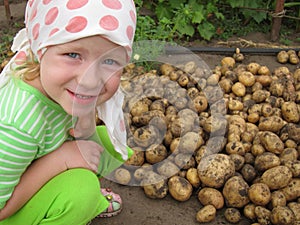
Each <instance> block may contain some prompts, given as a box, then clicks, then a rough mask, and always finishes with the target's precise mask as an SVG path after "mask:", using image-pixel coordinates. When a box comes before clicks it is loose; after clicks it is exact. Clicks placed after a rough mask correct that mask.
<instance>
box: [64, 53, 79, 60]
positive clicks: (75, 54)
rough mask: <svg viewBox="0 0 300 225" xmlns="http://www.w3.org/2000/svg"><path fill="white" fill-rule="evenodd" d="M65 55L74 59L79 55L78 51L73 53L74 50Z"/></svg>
mask: <svg viewBox="0 0 300 225" xmlns="http://www.w3.org/2000/svg"><path fill="white" fill-rule="evenodd" d="M67 55H68V56H69V57H71V58H74V59H76V58H78V57H79V54H78V53H74V52H72V53H68V54H67Z"/></svg>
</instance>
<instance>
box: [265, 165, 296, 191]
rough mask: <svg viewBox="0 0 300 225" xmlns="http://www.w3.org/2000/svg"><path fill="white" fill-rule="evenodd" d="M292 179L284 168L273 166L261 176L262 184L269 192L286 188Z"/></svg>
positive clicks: (286, 168) (288, 170)
mask: <svg viewBox="0 0 300 225" xmlns="http://www.w3.org/2000/svg"><path fill="white" fill-rule="evenodd" d="M292 177H293V174H292V172H291V171H290V169H289V168H288V167H286V166H275V167H273V168H271V169H268V170H266V171H265V172H264V173H263V174H262V175H261V180H262V182H263V183H265V184H266V185H268V187H269V188H270V189H271V190H277V189H281V188H284V187H286V186H287V185H288V184H289V183H290V181H291V179H292Z"/></svg>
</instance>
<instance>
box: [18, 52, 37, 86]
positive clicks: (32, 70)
mask: <svg viewBox="0 0 300 225" xmlns="http://www.w3.org/2000/svg"><path fill="white" fill-rule="evenodd" d="M14 76H16V77H19V78H22V79H23V80H27V81H31V80H34V79H35V78H37V77H38V76H40V63H39V62H38V61H37V60H36V58H35V57H34V54H33V52H32V51H31V50H29V54H28V56H27V59H26V61H25V62H23V63H22V64H21V65H19V66H17V67H16V68H15V70H14Z"/></svg>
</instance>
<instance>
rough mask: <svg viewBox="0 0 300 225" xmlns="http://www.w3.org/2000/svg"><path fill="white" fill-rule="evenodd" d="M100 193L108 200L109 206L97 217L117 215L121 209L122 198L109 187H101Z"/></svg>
mask: <svg viewBox="0 0 300 225" xmlns="http://www.w3.org/2000/svg"><path fill="white" fill-rule="evenodd" d="M101 193H102V194H103V195H104V197H105V198H106V199H107V201H108V202H109V206H108V208H107V209H106V210H105V211H103V212H102V213H100V214H99V215H98V216H97V217H98V218H107V217H112V216H116V215H118V214H119V213H120V212H121V211H122V199H121V197H120V195H118V194H116V193H114V192H113V191H112V190H111V189H110V188H101Z"/></svg>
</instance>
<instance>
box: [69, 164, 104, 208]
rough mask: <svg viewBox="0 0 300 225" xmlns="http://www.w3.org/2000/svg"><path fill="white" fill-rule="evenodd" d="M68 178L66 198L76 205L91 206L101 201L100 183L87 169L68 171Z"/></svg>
mask: <svg viewBox="0 0 300 225" xmlns="http://www.w3.org/2000/svg"><path fill="white" fill-rule="evenodd" d="M66 173H67V174H66V176H67V177H68V178H67V179H66V180H65V181H64V183H65V186H67V188H66V189H65V193H64V196H66V197H68V199H69V200H70V201H72V202H74V204H79V205H80V206H83V205H89V204H91V202H97V201H99V200H100V183H99V180H98V178H97V176H96V175H95V174H94V173H93V172H91V171H89V170H86V169H72V170H69V171H66Z"/></svg>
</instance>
